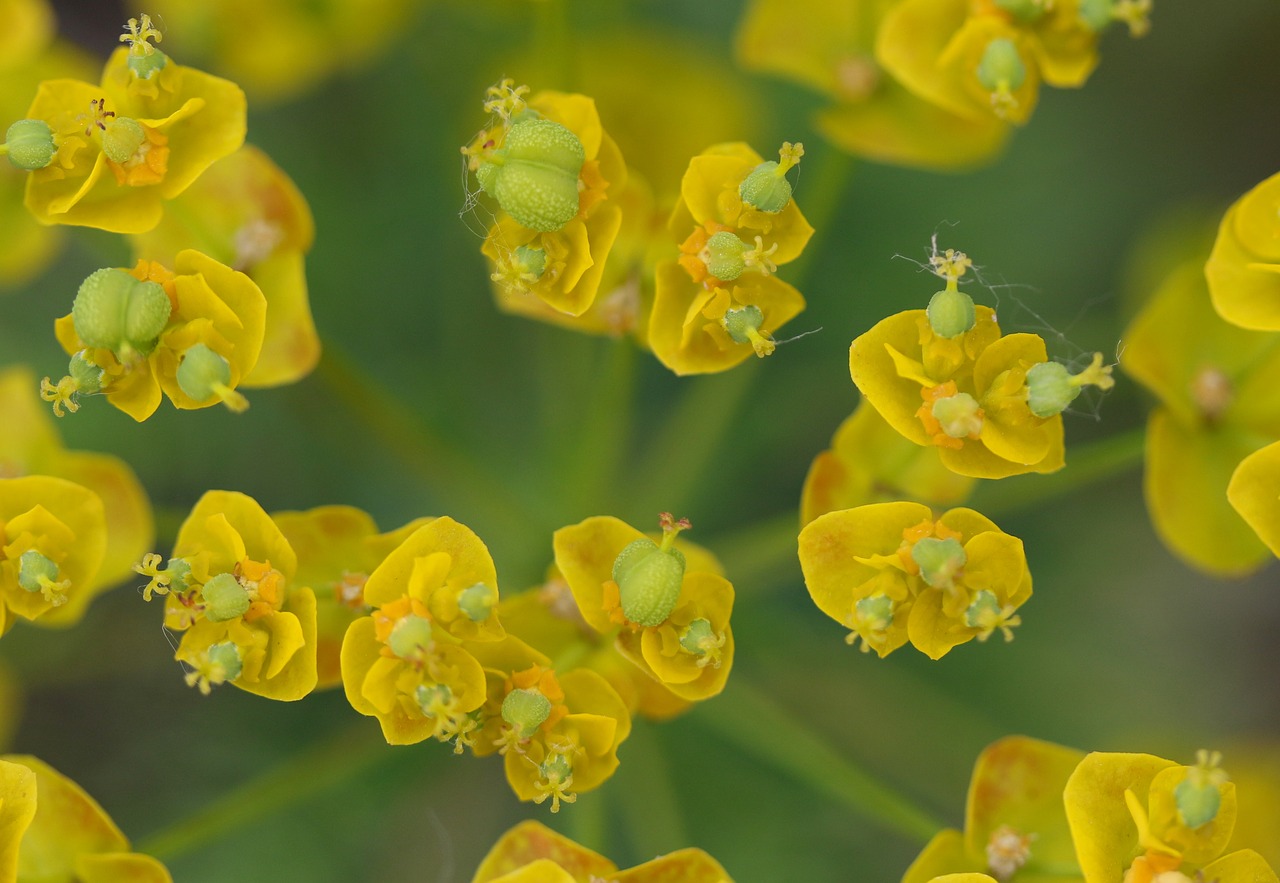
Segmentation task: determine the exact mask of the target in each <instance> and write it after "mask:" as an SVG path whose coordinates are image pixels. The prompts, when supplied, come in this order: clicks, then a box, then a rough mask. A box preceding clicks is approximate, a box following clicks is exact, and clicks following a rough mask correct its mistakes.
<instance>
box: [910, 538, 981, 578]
mask: <svg viewBox="0 0 1280 883" xmlns="http://www.w3.org/2000/svg"><path fill="white" fill-rule="evenodd" d="M911 560H912V561H914V562H915V563H916V564H918V565H919V566H920V578H921V579H923V580H924V581H925V582H926V583H928V584H929V585H930V586H932V587H933V588H935V589H946V588H950V587H951V585H952V583H953V582H954V581H955V578H956V574H958V573H959V572H960V570H961V568H963V567H964V565H965V562H966V561H967V560H968V557H967V556H966V555H965V553H964V546H962V545H960V541H959V540H957V539H954V538H953V537H947V538H946V539H945V540H940V539H938V538H937V537H925V538H924V539H922V540H916V542H915V545H913V546H912V547H911Z"/></svg>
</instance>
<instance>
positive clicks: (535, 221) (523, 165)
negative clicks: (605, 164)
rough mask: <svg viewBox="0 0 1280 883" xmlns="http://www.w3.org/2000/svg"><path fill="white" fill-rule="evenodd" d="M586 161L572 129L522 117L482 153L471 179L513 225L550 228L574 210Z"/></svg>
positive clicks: (566, 219) (546, 230) (571, 215)
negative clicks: (498, 142) (496, 145)
mask: <svg viewBox="0 0 1280 883" xmlns="http://www.w3.org/2000/svg"><path fill="white" fill-rule="evenodd" d="M585 160H586V153H585V151H584V150H583V147H582V142H581V141H580V140H578V136H577V135H575V134H573V132H571V131H569V130H568V129H567V128H565V127H564V126H562V125H560V124H559V123H556V122H552V121H551V120H545V119H537V118H524V119H521V120H519V121H517V122H515V123H513V124H512V126H511V128H510V129H509V130H508V131H507V136H506V139H505V140H504V141H503V142H502V146H501V147H499V148H497V149H496V150H494V151H492V152H490V153H488V154H486V155H484V156H483V157H481V161H480V166H479V168H478V169H477V170H476V178H477V179H478V180H479V181H480V186H481V187H482V188H483V189H484V192H485V193H488V194H489V195H490V196H492V197H493V198H494V199H496V200H497V201H498V204H499V205H500V206H502V209H503V211H505V212H506V213H507V214H509V215H511V217H512V218H514V219H515V220H516V222H517V223H518V224H520V225H521V226H523V227H527V228H529V229H530V230H538V231H541V232H543V233H551V232H554V231H556V230H559V229H560V228H561V227H563V226H564V225H565V224H567V223H569V222H570V221H572V220H573V218H574V216H576V215H577V214H578V173H579V172H581V171H582V164H583V162H585Z"/></svg>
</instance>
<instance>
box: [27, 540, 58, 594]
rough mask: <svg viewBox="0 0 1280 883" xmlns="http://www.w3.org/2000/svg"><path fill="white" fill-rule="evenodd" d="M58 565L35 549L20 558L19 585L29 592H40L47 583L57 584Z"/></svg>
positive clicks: (29, 550)
mask: <svg viewBox="0 0 1280 883" xmlns="http://www.w3.org/2000/svg"><path fill="white" fill-rule="evenodd" d="M57 580H58V565H56V564H54V563H53V561H52V560H50V559H49V558H46V557H45V556H44V555H41V554H40V553H39V552H37V551H36V550H35V549H28V550H27V551H25V552H23V553H22V555H21V557H19V558H18V585H19V586H21V587H22V588H23V589H25V590H26V591H28V592H38V591H40V589H41V588H43V587H44V584H45V583H46V582H57Z"/></svg>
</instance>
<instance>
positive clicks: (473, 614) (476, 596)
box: [458, 583, 498, 622]
mask: <svg viewBox="0 0 1280 883" xmlns="http://www.w3.org/2000/svg"><path fill="white" fill-rule="evenodd" d="M497 603H498V593H497V592H496V591H495V590H494V589H491V588H489V586H487V585H485V584H484V583H476V584H475V585H474V586H470V587H468V588H465V589H463V590H462V591H461V592H459V593H458V609H459V610H461V611H462V614H463V615H464V616H465V617H466V618H467V619H469V620H471V621H472V622H484V621H485V620H486V619H488V618H489V616H490V614H492V613H493V608H494V605H496V604H497Z"/></svg>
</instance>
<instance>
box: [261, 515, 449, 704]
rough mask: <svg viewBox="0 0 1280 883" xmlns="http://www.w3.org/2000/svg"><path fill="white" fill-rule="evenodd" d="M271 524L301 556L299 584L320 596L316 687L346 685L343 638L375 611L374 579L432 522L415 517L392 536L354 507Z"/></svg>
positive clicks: (275, 518)
mask: <svg viewBox="0 0 1280 883" xmlns="http://www.w3.org/2000/svg"><path fill="white" fill-rule="evenodd" d="M271 520H272V521H274V522H275V524H276V526H277V527H278V528H280V532H281V533H282V534H284V537H285V539H286V540H288V542H289V545H290V546H292V547H293V550H294V552H296V553H297V556H298V570H297V573H296V575H295V581H296V582H297V584H298V585H302V586H310V587H311V589H312V591H313V592H315V595H316V675H317V682H316V686H317V687H320V688H327V687H336V686H337V685H338V684H340V683H342V666H341V662H340V659H339V656H340V653H341V650H342V640H343V637H344V636H345V635H346V632H347V629H348V628H349V627H350V625H351V623H353V622H355V621H356V620H357V619H359V618H360V617H361V616H367V615H368V614H369V613H370V611H371V609H372V608H371V607H370V606H369V604H368V603H367V602H366V601H365V597H364V586H365V583H366V582H367V581H368V579H369V575H370V574H371V573H373V571H374V570H376V569H377V568H378V565H380V564H381V563H382V562H383V561H384V560H385V559H386V557H387V555H389V554H390V553H391V551H392V550H393V549H395V548H396V547H397V546H399V545H400V544H401V543H403V542H404V541H405V540H406V539H407V538H408V537H409V535H410V534H412V533H413V532H414V531H415V530H417V529H418V528H420V527H422V526H423V525H424V524H427V523H428V522H430V521H431V519H430V518H415V519H414V520H413V521H410V522H409V523H408V524H406V525H404V526H402V527H398V528H396V529H395V530H393V531H389V532H387V533H379V532H378V526H377V525H376V524H375V523H374V521H373V518H371V517H370V516H369V515H368V514H366V513H364V512H362V511H360V510H359V509H356V508H354V507H352V506H320V507H318V508H316V509H308V510H307V511H306V512H273V513H271Z"/></svg>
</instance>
